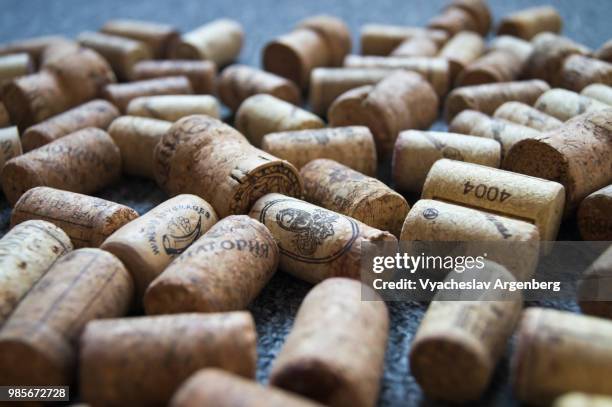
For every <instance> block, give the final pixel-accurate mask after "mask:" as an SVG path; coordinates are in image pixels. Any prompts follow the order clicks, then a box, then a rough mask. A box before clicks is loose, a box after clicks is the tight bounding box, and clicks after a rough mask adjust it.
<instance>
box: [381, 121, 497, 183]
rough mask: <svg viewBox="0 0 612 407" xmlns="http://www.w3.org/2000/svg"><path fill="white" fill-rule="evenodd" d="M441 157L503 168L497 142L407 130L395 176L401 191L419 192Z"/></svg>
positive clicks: (393, 167) (394, 161)
mask: <svg viewBox="0 0 612 407" xmlns="http://www.w3.org/2000/svg"><path fill="white" fill-rule="evenodd" d="M441 158H449V159H452V160H458V161H466V162H470V163H476V164H481V165H486V166H487V167H494V168H499V166H500V163H501V147H500V144H499V142H497V141H496V140H492V139H488V138H482V137H472V136H466V135H463V134H457V133H445V132H438V131H418V130H405V131H403V132H401V133H400V134H399V137H398V138H397V141H396V142H395V147H394V148H393V158H392V160H391V174H392V178H393V182H394V185H395V187H396V188H397V189H399V190H401V191H410V192H415V193H419V192H421V189H422V188H423V183H424V182H425V178H426V177H427V173H428V172H429V169H430V168H431V166H432V165H433V164H434V163H435V162H436V161H438V160H439V159H441Z"/></svg>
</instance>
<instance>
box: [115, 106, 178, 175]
mask: <svg viewBox="0 0 612 407" xmlns="http://www.w3.org/2000/svg"><path fill="white" fill-rule="evenodd" d="M171 126H172V123H171V122H168V121H165V120H158V119H149V118H145V117H135V116H121V117H119V118H117V119H116V120H114V121H113V123H112V124H111V125H110V127H109V128H108V134H110V136H111V137H112V138H113V141H114V142H115V144H116V145H117V147H119V151H120V153H121V170H122V171H123V172H124V173H126V174H130V175H136V176H141V177H146V178H150V179H155V173H154V160H155V157H154V154H153V153H154V151H155V146H157V143H159V140H161V138H162V136H163V135H164V134H166V132H167V131H168V130H169V129H170V127H171Z"/></svg>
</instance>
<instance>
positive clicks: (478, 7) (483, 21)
mask: <svg viewBox="0 0 612 407" xmlns="http://www.w3.org/2000/svg"><path fill="white" fill-rule="evenodd" d="M447 7H457V8H460V9H463V10H465V11H467V12H468V13H469V14H470V15H471V16H472V17H473V18H474V20H475V21H476V26H477V29H478V33H479V34H480V35H483V36H486V35H487V33H488V32H489V30H490V29H491V20H492V16H491V10H490V9H489V6H488V4H487V2H486V0H453V1H452V2H451V3H450V4H449V5H448V6H447Z"/></svg>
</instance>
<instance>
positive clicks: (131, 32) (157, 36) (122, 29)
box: [100, 19, 180, 59]
mask: <svg viewBox="0 0 612 407" xmlns="http://www.w3.org/2000/svg"><path fill="white" fill-rule="evenodd" d="M100 31H101V32H103V33H106V34H111V35H116V36H119V37H125V38H131V39H133V40H136V41H141V42H143V43H144V44H146V45H147V47H148V48H149V49H150V50H151V53H152V55H153V58H157V59H162V58H170V57H171V56H172V52H174V49H175V48H176V45H177V44H178V42H179V39H180V34H179V31H178V30H177V29H176V28H175V27H173V26H171V25H168V24H159V23H153V22H150V21H140V20H130V19H115V20H110V21H107V22H106V23H104V25H103V26H102V27H101V28H100Z"/></svg>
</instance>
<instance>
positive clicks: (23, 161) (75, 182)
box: [2, 127, 121, 205]
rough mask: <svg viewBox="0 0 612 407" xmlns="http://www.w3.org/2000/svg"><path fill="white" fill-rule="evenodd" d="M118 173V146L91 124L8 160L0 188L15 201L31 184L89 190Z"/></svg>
mask: <svg viewBox="0 0 612 407" xmlns="http://www.w3.org/2000/svg"><path fill="white" fill-rule="evenodd" d="M120 174H121V155H120V153H119V148H118V147H117V145H116V144H115V143H114V142H113V139H112V138H111V137H110V136H109V135H108V134H107V133H106V132H105V131H103V130H100V129H96V128H93V127H90V128H86V129H83V130H79V131H77V132H75V133H72V134H70V135H68V136H65V137H62V138H60V139H58V140H55V141H53V142H51V143H49V144H46V145H44V146H42V147H40V148H37V149H35V150H32V151H30V152H28V153H26V154H23V155H20V156H18V157H15V158H12V159H10V160H9V161H7V162H6V164H5V165H4V167H3V168H2V189H3V191H4V195H5V196H6V199H7V200H8V201H9V203H10V204H11V205H14V204H15V202H17V200H18V199H19V197H20V196H21V195H22V194H23V193H25V192H26V191H27V190H29V189H30V188H33V187H37V186H48V187H53V188H60V189H63V190H66V191H72V192H80V193H84V194H88V193H93V192H96V191H99V190H100V189H102V188H104V187H106V186H108V185H110V184H112V183H113V182H115V181H116V180H117V179H118V178H119V175H120Z"/></svg>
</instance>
